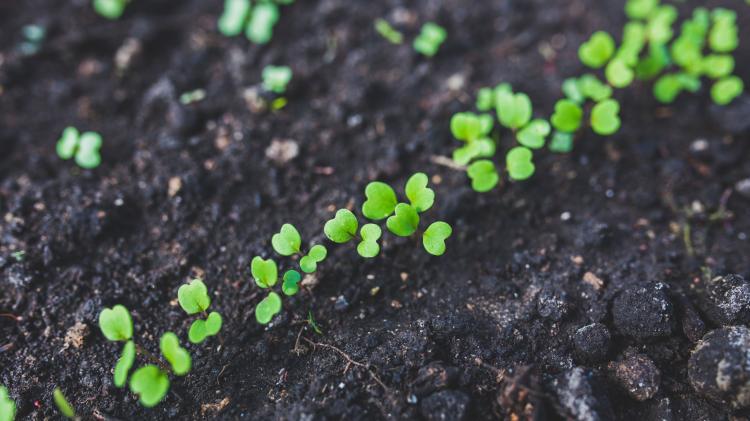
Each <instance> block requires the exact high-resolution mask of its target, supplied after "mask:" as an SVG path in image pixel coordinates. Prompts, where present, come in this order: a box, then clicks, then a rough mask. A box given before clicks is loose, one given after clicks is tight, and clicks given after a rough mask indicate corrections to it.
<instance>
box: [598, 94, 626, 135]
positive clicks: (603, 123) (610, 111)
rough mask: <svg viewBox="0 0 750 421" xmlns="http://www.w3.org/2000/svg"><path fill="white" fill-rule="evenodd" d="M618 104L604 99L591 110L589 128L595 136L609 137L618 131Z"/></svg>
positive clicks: (612, 100)
mask: <svg viewBox="0 0 750 421" xmlns="http://www.w3.org/2000/svg"><path fill="white" fill-rule="evenodd" d="M619 113H620V103H618V102H617V101H615V100H614V99H605V100H604V101H601V102H599V103H598V104H596V105H594V108H593V109H592V110H591V128H592V129H593V130H594V132H596V133H597V134H600V135H602V136H609V135H611V134H614V133H616V132H617V131H618V130H620V123H621V122H620V115H619Z"/></svg>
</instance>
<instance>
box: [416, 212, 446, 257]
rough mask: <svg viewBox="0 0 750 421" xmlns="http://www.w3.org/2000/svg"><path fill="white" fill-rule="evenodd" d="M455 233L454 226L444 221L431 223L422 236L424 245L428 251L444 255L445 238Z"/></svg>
mask: <svg viewBox="0 0 750 421" xmlns="http://www.w3.org/2000/svg"><path fill="white" fill-rule="evenodd" d="M451 234H453V228H451V226H450V225H448V224H447V223H445V222H443V221H437V222H433V223H432V224H430V226H429V227H427V229H426V230H425V232H424V235H423V236H422V245H423V246H424V249H425V250H427V253H430V254H432V255H433V256H442V255H443V253H445V240H446V239H447V238H448V237H450V236H451Z"/></svg>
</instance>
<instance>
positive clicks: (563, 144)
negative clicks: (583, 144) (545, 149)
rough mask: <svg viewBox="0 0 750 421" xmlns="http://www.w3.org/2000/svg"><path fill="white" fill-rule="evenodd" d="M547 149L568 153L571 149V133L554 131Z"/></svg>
mask: <svg viewBox="0 0 750 421" xmlns="http://www.w3.org/2000/svg"><path fill="white" fill-rule="evenodd" d="M549 150H550V151H552V152H555V153H568V152H570V151H572V150H573V134H571V133H565V132H558V131H556V132H555V133H554V134H553V135H552V140H550V142H549Z"/></svg>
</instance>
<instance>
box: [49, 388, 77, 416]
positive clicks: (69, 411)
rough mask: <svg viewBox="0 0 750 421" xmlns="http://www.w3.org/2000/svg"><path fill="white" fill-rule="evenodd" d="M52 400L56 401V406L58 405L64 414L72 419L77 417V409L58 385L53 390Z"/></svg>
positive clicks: (58, 408)
mask: <svg viewBox="0 0 750 421" xmlns="http://www.w3.org/2000/svg"><path fill="white" fill-rule="evenodd" d="M52 400H53V401H54V402H55V406H57V410H58V411H60V414H62V416H64V417H65V418H68V419H71V420H74V419H76V411H75V410H74V409H73V406H71V405H70V402H68V400H67V399H66V398H65V395H64V394H63V392H62V390H60V388H59V387H56V388H55V390H54V391H53V392H52Z"/></svg>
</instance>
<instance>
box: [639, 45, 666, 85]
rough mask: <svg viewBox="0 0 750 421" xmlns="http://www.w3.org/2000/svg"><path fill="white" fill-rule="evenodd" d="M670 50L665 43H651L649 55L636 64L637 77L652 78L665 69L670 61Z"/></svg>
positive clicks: (641, 78)
mask: <svg viewBox="0 0 750 421" xmlns="http://www.w3.org/2000/svg"><path fill="white" fill-rule="evenodd" d="M670 60H671V59H670V58H669V51H668V50H667V47H666V46H664V45H653V44H652V45H651V46H650V48H649V53H648V55H647V56H646V57H645V58H643V59H642V60H640V61H639V62H638V64H636V66H635V77H637V78H638V79H640V80H651V79H653V78H655V77H656V76H657V75H659V73H660V72H661V71H662V70H664V68H665V67H667V65H668V64H669V62H670Z"/></svg>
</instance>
